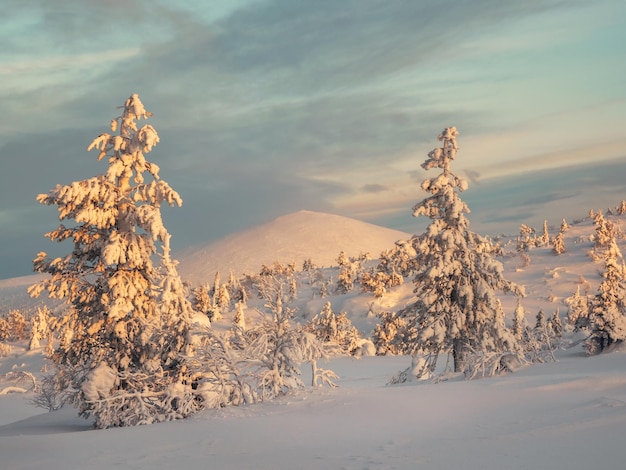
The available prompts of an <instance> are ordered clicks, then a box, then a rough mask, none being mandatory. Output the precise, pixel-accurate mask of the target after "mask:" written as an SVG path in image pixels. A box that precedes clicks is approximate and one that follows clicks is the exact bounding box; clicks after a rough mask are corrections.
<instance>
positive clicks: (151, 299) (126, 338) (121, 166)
mask: <svg viewBox="0 0 626 470" xmlns="http://www.w3.org/2000/svg"><path fill="white" fill-rule="evenodd" d="M122 109H123V110H122V114H121V115H120V116H119V117H117V118H115V119H113V120H112V121H111V131H112V133H111V134H109V133H104V134H101V135H100V136H98V137H97V138H96V139H95V140H94V141H93V142H92V143H91V144H90V145H89V146H88V148H87V150H93V149H97V150H99V151H100V152H99V155H98V160H101V159H103V158H105V157H108V169H107V171H106V173H105V174H101V175H98V176H95V177H93V178H89V179H86V180H83V181H76V182H73V183H71V184H70V185H57V186H56V187H55V188H54V189H53V190H52V191H50V192H49V193H48V194H40V195H39V196H38V198H37V200H38V201H39V202H40V203H42V204H46V205H56V206H58V211H59V219H60V220H62V221H65V220H73V221H74V222H75V224H73V225H72V226H66V225H65V224H61V225H60V226H59V227H58V228H57V229H56V230H54V231H52V232H49V233H47V234H46V236H47V237H48V238H49V239H50V240H52V241H57V242H63V241H64V240H70V241H71V242H72V243H73V249H72V251H71V252H70V253H69V254H68V255H66V256H63V257H59V258H55V259H50V258H48V257H47V255H46V253H43V252H42V253H39V254H38V255H37V258H36V259H35V260H34V268H35V270H36V271H38V272H40V273H47V274H49V275H50V276H49V277H47V278H46V279H45V280H43V281H41V282H40V283H38V284H35V285H34V286H31V287H30V289H29V291H30V293H31V295H33V296H38V295H40V294H41V293H42V292H43V291H47V292H48V295H49V296H50V297H52V298H58V299H65V300H66V301H67V302H68V303H69V305H70V308H69V309H68V312H67V314H66V318H65V319H62V320H61V321H60V322H59V324H60V325H65V330H64V331H63V332H61V335H60V336H61V337H60V346H59V348H58V349H57V350H56V351H55V354H54V356H53V359H54V362H55V363H56V366H57V368H58V372H57V374H56V382H55V383H56V387H57V389H58V392H59V393H60V394H68V395H69V397H70V399H71V400H72V401H73V402H74V404H75V405H76V406H77V407H78V408H79V411H80V415H81V416H83V417H85V418H89V417H93V418H94V419H95V423H94V424H95V426H96V427H97V428H107V427H111V426H129V425H136V424H146V423H152V422H156V421H165V420H171V419H176V418H182V417H184V416H186V415H187V414H189V413H190V412H191V410H192V408H193V407H194V406H195V405H194V400H193V398H192V397H191V396H190V394H189V390H190V388H191V387H190V386H189V384H187V383H186V380H187V378H186V377H185V371H184V370H183V369H182V368H181V361H180V358H181V355H182V354H184V353H185V349H186V347H187V345H188V333H189V326H190V322H191V306H190V304H189V302H188V301H187V300H186V298H185V293H184V289H183V286H182V282H181V281H180V278H179V276H178V274H177V271H176V265H175V262H174V261H173V260H172V259H171V258H170V256H169V251H170V249H169V247H170V235H169V233H168V232H167V230H166V229H165V227H164V226H163V222H162V218H161V211H160V206H161V204H162V203H164V202H165V203H168V204H169V205H171V206H174V205H178V206H180V205H181V204H182V200H181V198H180V196H179V195H178V193H177V192H176V191H174V190H173V189H172V188H171V187H170V186H169V185H168V184H167V183H166V182H165V181H163V180H161V179H160V178H159V167H158V166H157V165H156V164H154V163H150V162H148V161H147V160H146V158H145V154H146V153H148V152H150V151H151V150H152V148H153V147H154V146H155V145H156V144H157V143H158V142H159V137H158V134H157V132H156V131H155V130H154V128H153V127H152V126H150V125H147V124H146V125H143V126H142V127H141V128H138V127H137V121H139V120H140V119H146V118H148V117H149V116H151V113H149V112H148V111H146V110H145V109H144V106H143V104H142V102H141V100H140V99H139V96H138V95H136V94H133V95H132V96H130V97H129V98H128V99H127V100H126V102H125V103H124V105H123V106H122ZM116 132H117V133H116ZM159 248H160V249H159ZM158 259H160V263H156V261H157V260H158Z"/></svg>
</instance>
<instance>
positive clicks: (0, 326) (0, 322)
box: [0, 317, 10, 341]
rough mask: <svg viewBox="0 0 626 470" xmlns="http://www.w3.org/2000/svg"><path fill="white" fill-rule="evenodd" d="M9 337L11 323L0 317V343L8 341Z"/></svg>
mask: <svg viewBox="0 0 626 470" xmlns="http://www.w3.org/2000/svg"><path fill="white" fill-rule="evenodd" d="M9 336H10V333H9V322H7V321H6V320H5V319H4V318H2V317H0V341H7V340H8V339H9Z"/></svg>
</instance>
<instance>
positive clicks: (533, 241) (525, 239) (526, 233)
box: [517, 224, 537, 253]
mask: <svg viewBox="0 0 626 470" xmlns="http://www.w3.org/2000/svg"><path fill="white" fill-rule="evenodd" d="M536 246H537V233H536V232H535V229H534V228H532V227H529V226H527V225H524V224H522V225H521V226H520V229H519V235H518V236H517V251H518V252H520V253H521V252H524V251H528V250H530V249H532V248H535V247H536Z"/></svg>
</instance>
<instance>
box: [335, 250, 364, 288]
mask: <svg viewBox="0 0 626 470" xmlns="http://www.w3.org/2000/svg"><path fill="white" fill-rule="evenodd" d="M369 259H370V256H369V253H361V254H360V255H359V256H358V257H356V258H355V257H352V256H350V257H348V256H347V255H346V253H345V252H343V251H342V252H340V253H339V256H338V257H337V264H338V266H339V274H337V288H336V291H337V292H338V293H340V294H346V293H348V292H350V291H351V290H352V289H353V288H354V283H355V282H356V280H357V279H358V278H359V276H361V274H362V272H363V268H364V266H365V263H366V262H367V261H369Z"/></svg>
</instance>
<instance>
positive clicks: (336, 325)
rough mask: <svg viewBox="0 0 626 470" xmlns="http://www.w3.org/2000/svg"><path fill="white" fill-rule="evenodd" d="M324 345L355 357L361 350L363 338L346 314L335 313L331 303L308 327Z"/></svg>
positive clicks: (325, 306) (327, 304)
mask: <svg viewBox="0 0 626 470" xmlns="http://www.w3.org/2000/svg"><path fill="white" fill-rule="evenodd" d="M306 329H307V330H308V331H310V332H311V333H313V334H314V335H315V336H316V337H317V339H319V340H320V341H321V342H322V343H329V344H330V345H336V346H337V347H338V349H339V351H341V352H343V353H346V354H351V355H354V354H356V352H357V350H358V349H359V343H360V340H361V336H360V335H359V331H358V330H357V329H356V327H355V326H354V325H353V324H352V322H351V321H350V319H349V318H348V316H347V314H346V313H345V312H342V313H340V314H337V313H335V312H333V310H332V306H331V304H330V302H326V303H325V304H324V307H323V308H322V311H321V312H320V313H318V314H317V315H315V316H314V317H313V318H312V319H311V321H310V322H309V323H308V324H307V325H306Z"/></svg>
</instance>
